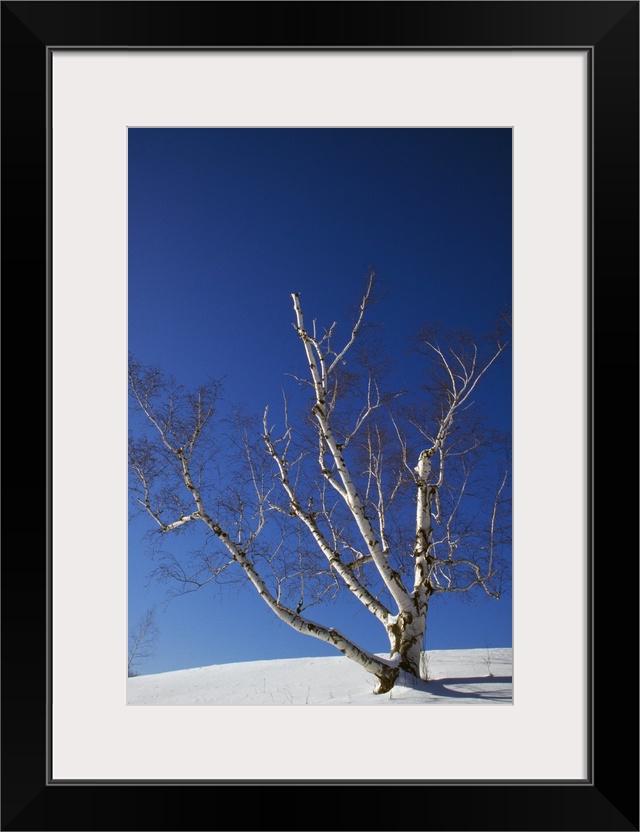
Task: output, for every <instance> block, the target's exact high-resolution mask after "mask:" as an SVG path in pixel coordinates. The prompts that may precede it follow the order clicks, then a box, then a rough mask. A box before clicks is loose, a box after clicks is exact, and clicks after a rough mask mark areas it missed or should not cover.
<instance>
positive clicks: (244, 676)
mask: <svg viewBox="0 0 640 832" xmlns="http://www.w3.org/2000/svg"><path fill="white" fill-rule="evenodd" d="M426 657H427V662H428V673H429V679H430V681H429V682H427V683H416V682H415V680H406V679H405V680H402V679H401V680H399V682H397V683H396V686H395V687H394V688H393V690H391V691H390V692H389V693H386V694H381V695H379V696H375V695H374V694H373V693H372V688H373V681H374V678H373V676H371V674H369V673H367V672H366V671H365V670H363V669H362V668H361V667H360V666H359V665H357V664H355V662H353V661H351V660H350V659H347V658H344V657H343V656H337V657H335V658H333V657H331V658H309V659H279V660H272V661H256V662H240V663H238V664H220V665H212V666H211V667H197V668H193V669H191V670H176V671H172V672H170V673H156V674H153V675H148V676H135V677H132V678H130V679H129V680H128V699H127V701H128V704H130V705H394V704H396V705H407V704H408V705H421V704H425V705H428V704H434V705H438V704H442V705H465V704H466V705H477V704H505V703H506V704H511V702H512V695H513V684H512V650H511V648H510V647H509V648H507V647H500V648H484V647H483V648H479V649H474V650H433V651H429V652H427V653H426Z"/></svg>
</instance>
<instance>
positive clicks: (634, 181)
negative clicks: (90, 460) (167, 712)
mask: <svg viewBox="0 0 640 832" xmlns="http://www.w3.org/2000/svg"><path fill="white" fill-rule="evenodd" d="M638 11H639V3H638V2H628V1H627V0H620V2H618V1H617V0H614V1H613V2H599V0H594V1H593V2H582V0H575V1H573V0H569V2H564V0H559V1H558V2H555V0H547V1H546V2H511V1H510V0H504V2H484V0H472V2H465V1H464V0H461V2H456V0H454V1H453V2H430V0H426V1H425V2H340V3H337V2H269V1H268V0H265V1H264V2H250V1H247V2H208V1H207V0H205V1H204V2H172V1H171V0H167V2H126V1H123V2H83V0H80V1H79V2H56V0H53V1H52V2H2V151H3V152H2V189H3V201H2V230H3V247H2V265H3V273H4V278H5V291H7V290H8V291H9V296H10V298H11V301H12V302H11V303H10V310H12V309H14V308H15V306H14V303H13V301H14V299H15V303H16V304H17V306H18V308H19V309H20V310H22V311H23V314H24V315H25V318H26V316H27V315H28V320H29V321H30V323H29V326H28V329H27V331H26V332H25V330H24V329H22V330H21V331H20V333H19V334H20V335H21V336H22V337H21V338H20V339H19V340H20V341H22V342H24V340H25V338H24V336H25V335H26V340H27V341H28V342H29V344H32V342H33V340H34V338H33V334H34V333H35V332H36V331H38V334H39V333H40V332H41V333H43V335H44V340H45V343H44V344H43V352H42V353H41V354H40V355H38V356H37V357H36V359H35V360H33V359H27V358H26V356H27V355H28V351H27V350H26V349H25V350H24V351H23V350H16V352H17V353H18V354H22V360H21V361H19V362H18V364H19V367H17V368H16V371H15V372H12V369H13V368H12V367H11V366H7V365H11V364H13V362H12V361H7V362H6V363H5V367H6V369H8V371H9V372H8V384H10V385H11V387H10V395H11V399H10V401H11V402H14V401H17V400H16V398H15V392H16V391H18V392H19V400H18V401H21V402H23V403H24V402H29V401H30V402H33V401H34V400H35V398H36V396H35V395H34V394H35V391H36V389H41V390H42V396H43V400H42V404H41V405H40V402H39V403H38V404H39V405H40V406H41V407H42V409H40V407H38V410H37V411H36V410H35V408H34V407H33V405H32V404H31V405H27V407H26V409H25V408H24V406H23V404H19V405H18V407H17V410H18V411H19V416H20V418H21V423H20V425H19V426H18V425H17V424H15V423H14V420H13V419H11V414H10V415H9V425H10V427H11V428H14V429H15V430H16V433H15V434H14V435H13V436H12V441H11V442H10V443H9V444H10V446H11V447H10V449H9V456H10V463H8V464H9V465H10V469H9V470H10V473H11V471H13V470H17V471H19V472H22V474H23V475H24V476H25V478H26V479H27V480H33V479H37V481H38V482H39V483H42V486H41V488H40V491H39V492H38V500H37V502H36V501H34V499H33V497H34V495H35V493H36V491H35V489H34V488H33V484H32V485H31V486H30V485H28V483H27V484H25V483H24V482H23V483H22V484H20V485H19V487H18V488H17V489H16V491H17V494H16V496H17V498H18V511H17V512H16V514H18V515H19V516H20V517H21V518H22V520H23V522H24V518H25V517H29V518H30V519H29V521H28V522H29V524H30V526H31V523H32V519H33V518H35V517H36V516H45V515H46V516H47V517H48V520H47V522H43V523H42V524H41V527H40V532H39V534H38V535H37V538H35V534H34V528H33V527H31V528H30V530H29V533H30V538H29V544H28V547H25V546H24V538H18V539H19V540H22V541H23V542H22V543H21V544H20V545H18V546H15V548H14V545H13V544H12V545H11V546H5V554H4V557H3V558H2V604H3V611H2V615H3V627H2V687H3V690H2V829H3V830H42V831H43V832H44V830H58V829H59V830H66V831H67V832H71V831H72V830H147V829H149V830H165V829H166V830H178V829H184V830H187V829H188V830H200V829H227V830H229V829H233V830H258V829H262V830H264V829H273V830H282V832H285V830H298V832H300V830H315V829H325V830H327V829H335V830H340V829H349V830H430V829H434V830H436V829H437V830H493V832H499V830H540V832H546V831H547V830H549V832H551V830H578V831H579V830H582V832H587V830H598V831H599V832H608V831H609V830H638V828H639V826H638V823H639V821H638V782H639V777H638V721H637V717H638V695H637V678H638V677H637V669H638V668H637V659H638V616H637V613H638V606H637V603H638V541H637V516H638V515H637V505H638V503H637V491H636V490H635V489H634V488H631V486H630V485H629V483H630V482H636V483H637V460H638V456H637V444H636V440H637V436H638V413H637V409H636V408H637V405H636V402H637V387H636V384H637V379H638V365H637V354H638V350H637V333H638V321H637V311H638V68H639V61H638V51H639V50H638V20H639V15H638ZM62 47H64V48H74V49H79V48H85V49H113V48H120V49H123V48H126V49H128V48H153V49H167V48H182V49H195V48H206V47H209V48H223V47H241V48H274V47H284V48H297V49H314V48H328V47H331V48H338V49H339V48H354V47H355V48H366V49H384V48H392V47H393V48H410V47H411V48H416V47H417V48H429V49H437V48H453V49H470V48H483V49H488V48H494V49H511V50H540V49H544V50H554V49H567V48H576V49H584V50H587V51H588V54H589V61H590V107H591V112H590V121H591V135H590V148H589V154H590V160H591V181H590V182H589V183H588V184H589V187H588V192H589V200H590V202H589V217H590V228H591V241H590V249H591V257H590V263H589V269H588V270H589V281H590V282H589V304H590V307H589V342H590V345H591V347H590V355H589V356H588V361H587V364H588V374H589V398H590V413H589V438H590V447H591V458H590V459H589V460H588V469H589V482H588V483H587V486H588V491H589V502H590V511H589V518H588V520H589V547H588V548H589V565H588V573H589V595H590V599H589V603H590V622H591V626H590V632H589V633H588V642H589V651H590V679H591V689H590V695H589V713H590V726H591V727H590V731H589V736H588V737H587V741H588V748H589V772H588V777H587V779H586V780H585V781H584V782H582V781H580V782H573V781H572V782H565V781H553V780H550V781H534V782H523V781H483V780H481V779H479V780H477V781H473V782H469V781H463V782H456V781H451V782H436V783H425V782H420V781H414V780H411V779H408V780H407V781H385V780H381V781H380V782H379V781H353V782H351V781H350V782H348V783H347V782H332V781H329V780H327V781H320V782H312V783H309V782H306V781H300V782H298V781H285V782H277V781H268V780H265V781H260V782H253V781H251V782H242V781H240V782H230V783H211V782H206V781H198V782H193V783H192V782H183V781H177V782H168V781H150V782H138V781H127V782H115V781H109V782H105V783H96V782H94V781H91V782H78V783H69V782H64V783H58V782H55V781H52V780H50V779H49V773H48V772H49V771H50V767H49V760H50V740H51V738H50V736H49V734H48V731H49V726H50V720H49V718H48V717H49V713H50V708H51V684H50V671H51V643H50V614H51V610H50V572H51V563H52V560H51V558H52V553H51V526H50V523H51V499H52V495H51V482H52V480H51V464H52V459H51V447H50V441H49V440H50V436H51V418H50V414H51V388H52V377H51V344H52V342H51V290H52V285H51V264H50V261H51V258H50V254H51V234H50V231H51V216H50V210H49V197H50V169H49V163H48V162H49V160H48V148H49V142H48V133H49V131H50V129H51V125H50V104H51V101H50V89H49V64H50V57H51V53H52V49H54V48H62ZM27 286H29V287H31V291H29V292H28V293H25V292H24V288H25V287H27ZM34 286H36V287H37V290H36V291H33V288H32V287H34ZM16 290H17V292H18V295H17V296H15V297H13V296H12V295H13V293H15V292H16ZM21 290H22V291H21ZM550 302H552V299H550ZM36 310H37V314H34V313H35V312H36ZM12 317H13V315H12ZM34 319H35V321H36V323H35V326H34V325H33V321H34ZM9 337H10V338H11V340H12V341H13V336H12V335H10V336H9ZM559 349H560V350H561V347H560V348H559ZM29 351H30V352H31V354H33V347H32V346H30V347H29ZM12 355H13V349H11V350H10V356H12ZM43 357H45V362H44V364H43V363H42V359H43ZM25 365H26V367H30V368H31V371H30V372H28V373H25ZM35 367H37V368H38V369H37V371H34V368H35ZM596 369H598V370H599V373H598V376H597V379H596V373H595V370H596ZM34 375H35V377H36V378H37V383H36V384H34ZM598 381H599V382H600V383H599V384H598V383H597V382H598ZM634 381H635V384H634ZM14 382H15V384H14ZM40 384H41V385H42V387H41V388H40V387H39V385H40ZM21 385H22V386H21ZM629 388H631V389H629ZM20 393H22V395H20ZM11 410H13V407H11ZM35 412H37V413H38V414H46V431H43V430H42V426H38V429H37V430H36V431H27V430H26V428H25V425H26V424H27V423H28V422H29V421H30V420H32V419H33V418H34V416H33V414H34V413H35ZM29 414H30V416H29ZM549 414H550V418H558V419H559V420H561V418H562V403H561V402H550V403H549ZM12 434H13V430H12ZM16 437H19V440H18V441H15V442H14V440H15V439H16ZM14 444H15V445H16V446H19V447H17V448H14V447H13V446H14ZM25 444H28V449H27V448H24V445H25ZM16 451H17V452H18V453H19V454H20V464H19V465H18V464H16V466H15V468H14V464H13V463H14V460H13V459H12V458H11V456H12V454H13V453H15V452H16ZM16 463H17V460H16ZM43 468H44V469H45V476H44V477H43V478H42V479H40V477H36V472H40V471H41V470H43ZM634 475H635V476H634ZM8 479H9V480H12V481H14V482H15V481H16V480H15V479H14V477H13V476H9V477H8ZM20 479H22V477H18V478H17V481H18V482H19V480H20ZM29 490H31V493H28V492H29ZM556 491H557V489H556ZM560 492H561V489H560ZM6 494H7V491H5V495H6ZM23 500H24V501H25V505H21V501H23ZM6 502H7V503H8V504H9V501H8V500H7V501H6ZM11 503H13V491H12V499H11ZM27 506H28V508H27ZM14 508H15V506H13V505H11V510H10V511H8V512H7V514H8V515H9V519H8V521H6V522H7V523H8V525H9V526H11V525H12V524H13V522H14V520H13V517H12V516H11V515H12V514H13V510H14ZM25 508H26V509H27V510H26V511H25ZM34 538H35V539H37V545H34ZM26 549H28V551H25V550H26ZM54 556H55V555H54ZM541 614H542V611H541ZM540 683H541V684H550V683H552V684H556V685H557V684H561V680H557V679H555V680H548V679H545V678H544V675H543V672H542V678H541V682H540ZM425 753H426V754H428V753H430V751H429V749H425ZM460 753H461V754H463V753H464V748H461V749H460ZM387 762H388V763H390V764H392V765H394V761H393V760H392V759H390V760H388V761H387ZM211 790H213V793H212V791H211ZM354 790H356V792H357V793H356V794H354Z"/></svg>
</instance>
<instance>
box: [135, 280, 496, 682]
mask: <svg viewBox="0 0 640 832" xmlns="http://www.w3.org/2000/svg"><path fill="white" fill-rule="evenodd" d="M373 290H374V274H371V275H370V277H369V279H368V282H367V284H366V288H365V291H364V293H363V296H362V299H361V302H360V304H359V307H358V310H357V313H356V315H355V319H354V321H353V324H352V326H351V328H350V332H349V334H348V336H346V337H345V338H344V339H343V340H342V342H340V343H337V334H336V332H337V325H336V324H335V323H334V324H333V325H332V326H330V327H329V328H328V329H324V330H322V331H321V332H320V331H318V330H317V329H316V325H315V322H314V324H313V325H312V326H311V327H308V326H307V324H306V323H305V318H304V315H303V309H302V301H301V298H300V296H299V294H296V293H294V294H293V295H292V296H291V300H292V305H293V315H294V321H293V325H294V329H295V333H296V334H297V337H298V340H299V345H300V350H301V352H302V355H303V357H304V363H303V366H305V368H306V373H305V374H304V375H303V376H299V377H294V379H295V382H296V383H297V385H298V388H302V389H303V390H304V391H306V392H305V403H304V407H303V409H302V412H301V413H300V414H299V415H298V416H296V417H294V416H293V415H292V413H291V412H290V410H291V407H290V402H289V401H287V400H286V399H285V402H284V408H283V415H282V416H279V417H278V419H279V421H280V426H279V427H278V428H276V424H275V422H276V421H278V420H276V419H273V420H272V418H271V416H270V411H269V409H268V408H267V409H265V411H264V413H263V416H262V421H261V426H256V424H255V423H254V422H252V421H251V420H250V419H237V420H236V423H235V433H234V436H235V438H234V440H233V442H232V443H231V444H230V441H229V439H228V438H227V440H226V442H224V443H223V442H221V441H220V437H221V433H220V426H219V425H217V424H216V423H215V417H216V410H217V400H218V394H219V390H220V385H219V384H218V383H217V382H211V383H209V384H207V385H203V386H202V387H201V388H200V389H198V390H196V391H195V392H193V393H186V392H185V391H183V390H182V389H181V388H180V387H179V386H177V385H176V384H175V383H173V382H170V381H167V380H166V379H164V377H163V376H162V374H161V373H160V372H159V371H158V370H156V369H153V368H145V367H143V366H141V365H140V364H139V363H137V362H136V361H134V360H131V361H130V366H129V379H130V389H131V394H132V400H133V402H134V404H135V406H136V408H137V409H138V411H139V412H140V413H141V414H143V415H144V417H146V418H145V420H144V421H145V422H146V425H147V427H148V428H150V430H148V431H147V432H144V431H142V430H140V431H136V432H135V433H133V432H132V435H131V441H130V464H131V471H132V473H133V486H132V491H133V494H134V499H135V501H136V502H137V505H138V506H139V507H140V508H141V509H142V510H144V511H145V512H147V513H148V515H150V517H151V518H152V519H153V521H154V524H155V529H156V531H157V533H158V534H159V535H160V536H165V535H169V534H173V533H177V532H179V531H180V530H181V529H185V528H186V527H187V526H191V525H192V524H194V523H197V524H200V525H202V526H204V531H205V535H204V545H203V547H202V549H201V550H200V551H199V552H198V553H197V556H196V558H195V560H194V561H191V562H189V563H186V564H185V563H184V562H182V561H180V560H179V559H177V558H175V557H173V556H172V555H169V556H166V557H165V559H164V561H163V562H162V564H161V566H160V568H159V571H160V573H161V574H162V575H163V576H164V577H167V578H171V579H173V580H175V581H177V582H178V585H180V586H181V587H182V589H183V590H184V591H189V590H192V589H198V588H200V587H201V586H204V585H205V584H207V583H210V582H212V581H215V582H223V581H225V580H227V579H229V578H230V577H231V570H236V574H238V575H240V576H243V577H244V578H245V579H246V580H247V581H249V582H250V583H251V584H252V585H253V587H254V588H255V590H256V592H257V594H258V596H259V597H260V598H261V599H262V601H263V602H264V603H266V604H267V605H268V607H269V608H270V609H271V610H272V611H273V613H274V614H275V615H276V616H278V618H279V619H280V620H282V621H284V622H285V623H287V624H288V625H290V626H291V627H293V628H294V629H295V630H297V631H298V632H300V633H303V634H307V635H310V636H313V637H315V638H317V639H320V640H322V641H324V642H327V643H328V644H331V645H333V646H334V647H335V648H336V649H337V650H339V651H340V652H341V653H343V654H344V655H345V656H347V657H348V658H350V659H352V660H353V661H355V662H357V663H358V664H360V665H361V666H362V667H364V668H365V669H366V670H367V671H369V672H370V673H372V674H373V675H374V676H375V677H376V681H375V684H374V692H376V693H383V692H386V691H389V690H391V688H392V687H393V686H394V684H395V682H396V680H397V678H398V676H399V674H400V672H401V671H404V672H405V673H407V674H409V675H410V676H411V677H417V678H420V673H421V661H420V658H421V653H422V651H423V649H424V643H425V633H426V625H427V613H428V610H429V605H430V603H431V601H432V599H433V598H434V597H435V596H437V595H440V594H444V593H458V594H466V593H470V592H471V591H473V590H480V591H481V592H484V593H486V595H488V596H490V597H492V598H496V599H497V598H499V597H500V593H501V581H502V579H503V576H504V575H505V569H504V566H505V564H504V558H503V554H504V553H505V551H507V550H508V545H509V492H510V488H509V471H510V465H509V457H508V443H507V441H506V438H505V437H504V436H500V435H499V434H498V433H497V432H495V431H491V430H489V429H488V428H487V427H486V426H484V425H483V424H482V422H481V420H480V419H479V418H476V417H475V416H474V407H473V406H474V395H475V393H476V390H477V387H478V385H479V383H480V382H481V380H482V379H483V377H484V376H485V374H486V373H487V372H488V371H489V370H490V368H491V366H492V365H493V364H494V363H495V362H496V361H497V360H498V358H499V357H500V355H501V353H502V352H503V350H504V349H505V348H506V341H504V340H502V339H501V338H497V339H495V340H494V342H493V344H492V346H491V348H490V349H489V350H488V351H487V350H486V349H484V350H483V349H481V345H480V343H476V342H475V341H473V340H472V339H470V338H468V337H466V336H461V335H459V334H456V335H454V336H451V335H449V336H443V335H438V334H437V333H435V332H430V331H427V330H426V329H425V330H424V331H423V332H422V333H420V334H419V336H418V338H417V340H416V347H417V349H418V351H419V352H420V353H421V354H422V355H423V356H424V358H425V363H427V364H428V366H429V367H430V369H431V372H430V375H429V377H428V380H427V381H425V384H424V385H423V387H422V389H421V390H420V393H421V394H423V399H424V401H423V403H419V401H418V402H416V403H413V404H410V403H409V402H407V401H406V400H407V399H409V398H410V396H403V395H401V394H400V393H401V391H395V392H385V391H384V388H383V379H382V378H381V376H380V373H379V368H380V366H381V365H380V363H379V362H376V361H373V360H372V359H371V357H370V355H369V354H368V353H367V351H366V349H362V348H361V345H362V343H363V341H364V338H363V336H364V328H365V326H364V324H365V314H366V312H367V309H368V307H369V306H370V305H371V303H372V302H373ZM347 359H348V360H349V364H348V365H347ZM425 378H426V375H425ZM417 387H418V385H416V388H417ZM419 398H420V397H418V399H419ZM223 446H224V447H226V448H227V452H226V453H228V449H229V448H231V449H232V458H229V457H228V456H225V451H224V450H223ZM344 591H346V592H347V593H349V594H350V596H351V597H352V598H353V600H354V603H359V604H361V605H362V606H363V607H365V608H366V610H367V611H368V612H369V613H370V614H371V615H372V616H373V617H374V618H375V619H377V621H378V622H379V625H380V627H381V628H382V631H383V632H384V633H385V634H386V638H387V640H388V645H389V651H388V657H385V656H381V655H378V654H374V653H371V652H369V651H368V650H365V649H364V648H362V647H361V646H359V645H358V644H357V643H356V642H355V641H353V640H352V639H351V638H349V636H348V634H346V633H343V632H341V631H340V630H338V629H336V628H334V627H331V626H325V625H324V624H321V623H318V622H317V621H314V620H313V619H312V618H311V617H310V616H309V610H310V609H311V608H313V607H314V606H315V605H316V604H321V603H322V602H323V601H324V600H326V599H328V598H330V597H333V596H335V595H336V594H337V593H338V592H344ZM422 666H423V665H422Z"/></svg>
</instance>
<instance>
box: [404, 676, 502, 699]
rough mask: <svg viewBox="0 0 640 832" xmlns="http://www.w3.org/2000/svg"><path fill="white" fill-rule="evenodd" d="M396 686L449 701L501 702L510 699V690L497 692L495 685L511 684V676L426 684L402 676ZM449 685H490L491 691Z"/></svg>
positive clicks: (435, 680)
mask: <svg viewBox="0 0 640 832" xmlns="http://www.w3.org/2000/svg"><path fill="white" fill-rule="evenodd" d="M397 684H398V685H402V687H405V688H413V690H421V691H424V692H425V693H430V694H431V695H432V696H438V697H447V698H449V699H484V700H489V701H494V702H501V701H504V700H506V699H511V698H512V692H511V690H510V689H507V690H504V691H497V690H495V689H493V685H495V684H502V685H504V684H509V685H510V684H513V676H460V677H457V678H456V677H452V678H448V679H431V680H429V681H428V682H424V681H419V680H416V679H415V678H412V677H405V676H404V674H402V676H401V677H400V678H399V679H398V682H397ZM451 685H490V686H491V689H490V690H487V691H482V690H453V689H452V688H451V687H450V686H451Z"/></svg>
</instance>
